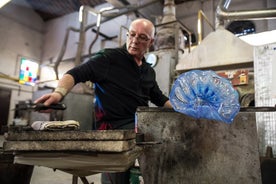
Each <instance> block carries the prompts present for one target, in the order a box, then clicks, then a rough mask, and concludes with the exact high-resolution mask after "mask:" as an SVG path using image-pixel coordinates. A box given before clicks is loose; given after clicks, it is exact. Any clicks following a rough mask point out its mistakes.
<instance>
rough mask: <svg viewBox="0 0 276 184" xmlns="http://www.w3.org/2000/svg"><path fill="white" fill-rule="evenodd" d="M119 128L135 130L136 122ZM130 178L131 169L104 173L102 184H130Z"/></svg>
mask: <svg viewBox="0 0 276 184" xmlns="http://www.w3.org/2000/svg"><path fill="white" fill-rule="evenodd" d="M118 129H127V130H131V129H133V130H134V123H131V124H126V125H123V126H121V127H119V128H118ZM129 179H130V169H128V170H127V171H125V172H118V173H102V176H101V182H102V184H129V183H130V182H129Z"/></svg>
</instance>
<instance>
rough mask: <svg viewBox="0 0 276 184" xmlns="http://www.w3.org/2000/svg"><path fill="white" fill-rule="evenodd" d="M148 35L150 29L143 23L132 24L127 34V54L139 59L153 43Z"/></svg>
mask: <svg viewBox="0 0 276 184" xmlns="http://www.w3.org/2000/svg"><path fill="white" fill-rule="evenodd" d="M150 34H151V29H150V27H149V26H148V25H146V24H144V23H143V22H135V23H133V24H132V25H131V26H130V29H129V31H128V33H127V41H126V45H127V50H128V52H129V53H130V54H131V55H133V56H134V57H136V58H137V59H141V58H142V57H143V56H144V54H145V53H146V52H147V49H148V48H149V47H150V46H151V45H152V43H153V39H152V38H151V36H150Z"/></svg>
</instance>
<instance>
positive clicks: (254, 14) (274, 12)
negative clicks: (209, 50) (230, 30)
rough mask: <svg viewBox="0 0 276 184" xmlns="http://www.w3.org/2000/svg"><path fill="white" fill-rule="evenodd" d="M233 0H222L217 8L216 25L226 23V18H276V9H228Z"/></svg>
mask: <svg viewBox="0 0 276 184" xmlns="http://www.w3.org/2000/svg"><path fill="white" fill-rule="evenodd" d="M230 2H231V0H221V1H220V3H219V5H218V7H217V10H216V27H218V26H220V25H224V20H258V19H275V18H276V9H261V10H242V11H227V9H228V6H229V5H230Z"/></svg>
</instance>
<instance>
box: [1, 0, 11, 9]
mask: <svg viewBox="0 0 276 184" xmlns="http://www.w3.org/2000/svg"><path fill="white" fill-rule="evenodd" d="M10 1H11V0H1V1H0V8H2V7H3V6H5V4H7V3H8V2H10Z"/></svg>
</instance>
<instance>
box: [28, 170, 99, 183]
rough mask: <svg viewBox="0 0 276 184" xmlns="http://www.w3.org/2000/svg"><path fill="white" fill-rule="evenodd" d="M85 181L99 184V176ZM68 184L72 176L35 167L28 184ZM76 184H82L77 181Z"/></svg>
mask: <svg viewBox="0 0 276 184" xmlns="http://www.w3.org/2000/svg"><path fill="white" fill-rule="evenodd" d="M86 179H87V180H88V182H89V183H93V182H94V183H93V184H101V182H100V181H101V180H100V179H101V175H100V174H95V175H91V176H87V177H86ZM49 183H51V184H70V183H72V175H71V174H68V173H66V172H63V171H60V170H56V171H54V170H53V169H51V168H47V167H37V166H36V167H35V168H34V171H33V175H32V178H31V183H30V184H49ZM78 184H82V181H81V180H80V179H78Z"/></svg>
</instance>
